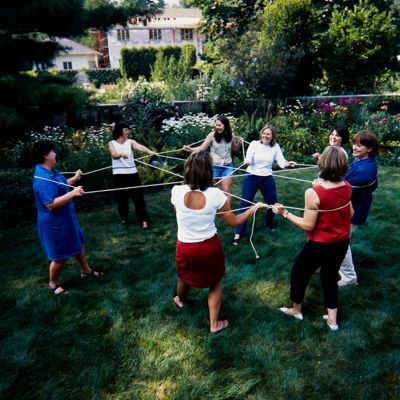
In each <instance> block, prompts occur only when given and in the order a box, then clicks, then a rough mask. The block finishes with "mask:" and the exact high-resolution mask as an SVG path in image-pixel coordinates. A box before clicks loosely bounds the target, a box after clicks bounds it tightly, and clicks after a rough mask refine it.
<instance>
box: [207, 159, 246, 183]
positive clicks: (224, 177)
mask: <svg viewBox="0 0 400 400" xmlns="http://www.w3.org/2000/svg"><path fill="white" fill-rule="evenodd" d="M242 166H243V164H240V165H239V166H238V167H237V168H235V169H233V170H232V172H231V173H229V175H227V176H223V177H222V178H221V179H220V180H219V181H217V182H216V183H214V186H217V185H218V184H219V183H221V182H222V181H223V180H225V179H227V178H230V177H231V176H232V175H233V174H234V173H235V172H236V171H237V170H238V169H240V168H241V167H242ZM223 167H225V166H223ZM227 168H228V167H227ZM229 168H232V167H229Z"/></svg>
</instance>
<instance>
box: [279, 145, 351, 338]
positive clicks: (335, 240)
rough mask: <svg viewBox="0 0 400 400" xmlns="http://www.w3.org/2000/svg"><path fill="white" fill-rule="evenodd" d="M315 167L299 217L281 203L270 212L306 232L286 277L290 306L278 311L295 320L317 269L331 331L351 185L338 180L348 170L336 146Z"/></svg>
mask: <svg viewBox="0 0 400 400" xmlns="http://www.w3.org/2000/svg"><path fill="white" fill-rule="evenodd" d="M318 167H319V169H320V174H319V176H320V180H318V181H314V182H313V187H312V188H310V189H307V190H306V192H305V194H304V198H305V205H304V214H303V217H298V216H296V215H293V214H292V213H290V212H289V211H287V210H286V209H285V207H284V206H282V205H281V204H278V203H277V204H275V206H274V207H273V211H274V213H275V214H280V215H282V216H283V217H284V218H286V219H287V220H288V221H290V222H291V223H292V224H293V225H295V226H297V227H298V228H300V229H303V230H304V231H305V232H306V237H307V242H306V244H305V245H304V247H303V249H302V250H301V252H300V254H299V255H298V256H297V258H296V261H295V263H294V265H293V267H292V272H291V277H290V283H291V287H290V299H291V300H292V302H293V306H292V307H291V308H286V307H282V308H280V311H282V312H283V313H285V314H288V315H291V316H293V317H294V318H297V319H299V320H302V319H303V315H302V313H301V309H302V304H303V300H304V295H305V291H306V289H307V286H308V283H309V280H310V278H311V276H312V275H313V274H314V272H315V271H316V270H317V269H318V268H321V271H320V273H321V282H322V290H323V294H324V303H325V307H326V308H327V312H328V313H327V315H324V317H323V318H324V319H325V320H326V323H327V325H328V327H329V328H330V329H331V330H334V331H336V330H338V329H339V327H338V324H337V306H338V297H339V291H338V286H337V276H338V271H339V268H340V265H341V263H342V261H343V258H344V256H345V254H346V251H347V247H348V244H349V238H350V219H351V216H352V215H353V207H352V205H351V201H350V199H351V186H350V185H349V184H348V183H347V182H344V181H343V180H342V176H344V175H345V174H346V172H347V169H348V163H347V158H346V155H345V154H344V152H343V151H341V150H340V149H339V148H338V147H336V146H329V147H327V148H326V149H325V150H324V152H323V153H322V155H321V157H320V159H319V161H318Z"/></svg>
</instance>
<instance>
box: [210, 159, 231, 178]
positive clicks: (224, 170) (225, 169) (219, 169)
mask: <svg viewBox="0 0 400 400" xmlns="http://www.w3.org/2000/svg"><path fill="white" fill-rule="evenodd" d="M213 171H214V179H219V178H223V177H224V176H229V175H232V171H233V162H231V163H229V164H226V165H224V166H221V165H213Z"/></svg>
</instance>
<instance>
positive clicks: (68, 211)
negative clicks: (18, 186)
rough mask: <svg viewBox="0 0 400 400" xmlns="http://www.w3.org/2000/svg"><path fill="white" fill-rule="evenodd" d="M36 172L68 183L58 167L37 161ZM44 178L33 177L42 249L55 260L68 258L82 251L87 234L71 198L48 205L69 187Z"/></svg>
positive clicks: (42, 176) (37, 174)
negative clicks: (45, 166) (57, 204)
mask: <svg viewBox="0 0 400 400" xmlns="http://www.w3.org/2000/svg"><path fill="white" fill-rule="evenodd" d="M34 175H35V176H37V177H40V178H46V179H50V180H52V181H55V182H60V183H64V184H67V180H66V178H65V177H64V176H62V175H61V174H60V173H59V172H58V171H57V170H56V169H52V170H51V171H49V170H48V169H46V168H44V167H42V166H41V165H36V167H35V173H34ZM55 182H49V181H46V180H43V179H39V178H34V179H33V193H34V196H35V203H36V207H37V209H38V219H37V221H38V232H39V238H40V241H41V243H42V246H43V249H44V251H45V253H46V255H47V257H48V258H49V259H50V260H52V261H60V260H65V259H67V258H69V257H71V256H76V255H79V254H81V253H82V243H83V242H85V241H86V238H85V235H84V233H83V231H82V228H81V227H80V225H79V223H78V220H77V218H76V214H75V209H74V204H73V202H72V200H70V201H68V202H67V203H66V204H65V205H63V206H62V207H58V208H56V209H53V210H51V209H49V208H47V207H46V205H48V204H51V203H53V201H54V199H55V198H57V197H60V196H63V195H65V194H66V193H68V192H69V188H68V187H67V186H64V185H60V184H58V183H55Z"/></svg>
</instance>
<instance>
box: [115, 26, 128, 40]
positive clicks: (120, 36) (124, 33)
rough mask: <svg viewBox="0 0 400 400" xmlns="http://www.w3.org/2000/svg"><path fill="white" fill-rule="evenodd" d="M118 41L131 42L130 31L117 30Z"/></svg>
mask: <svg viewBox="0 0 400 400" xmlns="http://www.w3.org/2000/svg"><path fill="white" fill-rule="evenodd" d="M117 40H118V41H119V42H126V41H127V40H129V29H117Z"/></svg>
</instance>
